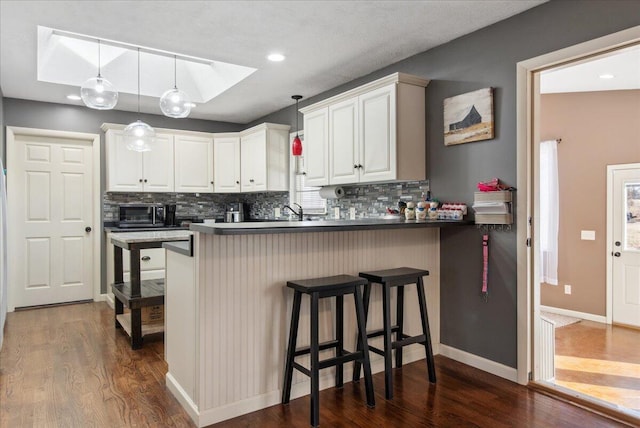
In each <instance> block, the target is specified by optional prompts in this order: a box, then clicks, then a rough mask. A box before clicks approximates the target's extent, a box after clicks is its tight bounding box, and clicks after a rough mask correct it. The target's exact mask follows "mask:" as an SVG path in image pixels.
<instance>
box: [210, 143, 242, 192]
mask: <svg viewBox="0 0 640 428" xmlns="http://www.w3.org/2000/svg"><path fill="white" fill-rule="evenodd" d="M213 165H214V168H213V175H214V180H213V182H214V186H213V187H214V189H215V191H216V192H219V193H233V192H240V137H220V138H217V137H216V138H214V139H213Z"/></svg>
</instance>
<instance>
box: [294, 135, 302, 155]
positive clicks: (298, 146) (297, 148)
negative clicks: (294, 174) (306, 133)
mask: <svg viewBox="0 0 640 428" xmlns="http://www.w3.org/2000/svg"><path fill="white" fill-rule="evenodd" d="M291 154H292V155H293V156H302V140H300V137H298V136H297V135H296V138H294V139H293V143H291Z"/></svg>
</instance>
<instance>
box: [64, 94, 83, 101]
mask: <svg viewBox="0 0 640 428" xmlns="http://www.w3.org/2000/svg"><path fill="white" fill-rule="evenodd" d="M67 99H69V100H72V101H80V100H81V99H82V98H80V95H75V94H71V95H67Z"/></svg>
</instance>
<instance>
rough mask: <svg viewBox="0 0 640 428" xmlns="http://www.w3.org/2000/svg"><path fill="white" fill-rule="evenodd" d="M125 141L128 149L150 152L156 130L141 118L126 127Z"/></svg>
mask: <svg viewBox="0 0 640 428" xmlns="http://www.w3.org/2000/svg"><path fill="white" fill-rule="evenodd" d="M138 116H140V48H138ZM123 138H124V142H125V143H126V144H127V149H129V150H133V151H136V152H148V151H150V150H151V144H152V143H153V142H154V141H155V138H156V131H154V129H153V128H152V127H150V126H149V125H147V124H146V123H144V122H143V121H141V120H140V119H138V120H137V121H135V122H132V123H130V124H129V125H127V127H126V128H124V135H123Z"/></svg>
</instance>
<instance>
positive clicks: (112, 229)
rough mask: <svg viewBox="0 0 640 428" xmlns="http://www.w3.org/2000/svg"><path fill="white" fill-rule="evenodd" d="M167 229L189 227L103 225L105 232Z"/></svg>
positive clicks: (160, 230) (162, 230)
mask: <svg viewBox="0 0 640 428" xmlns="http://www.w3.org/2000/svg"><path fill="white" fill-rule="evenodd" d="M167 230H189V227H187V226H185V227H181V226H172V227H140V228H138V227H118V226H107V225H105V226H104V231H105V232H114V233H121V232H127V233H128V232H166V231H167Z"/></svg>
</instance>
